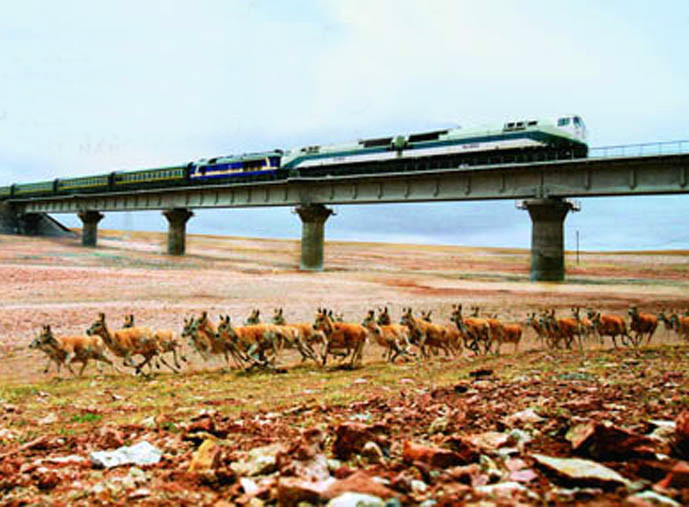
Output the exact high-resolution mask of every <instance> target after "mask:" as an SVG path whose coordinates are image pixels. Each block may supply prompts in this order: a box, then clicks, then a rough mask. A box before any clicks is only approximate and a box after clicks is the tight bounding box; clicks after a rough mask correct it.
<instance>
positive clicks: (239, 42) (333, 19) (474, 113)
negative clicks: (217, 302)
mask: <svg viewBox="0 0 689 507" xmlns="http://www.w3.org/2000/svg"><path fill="white" fill-rule="evenodd" d="M687 26H689V5H687V3H686V2H685V1H684V0H677V1H673V0H659V1H656V2H647V1H635V0H625V1H617V0H610V1H606V2H599V1H588V0H582V1H579V2H552V0H548V1H541V0H522V1H507V0H503V1H500V0H484V1H482V2H476V1H469V0H466V1H463V0H432V1H428V0H426V1H410V0H340V1H336V0H312V1H307V0H293V1H290V2H285V1H280V0H245V1H231V0H217V1H216V0H198V1H195V2H189V1H177V0H168V1H154V0H150V1H146V2H141V1H140V0H137V1H131V0H117V1H115V0H111V1H109V0H102V1H99V2H90V1H86V0H62V1H60V2H49V1H47V0H44V1H37V0H24V1H22V2H9V3H8V4H7V5H5V6H3V8H2V15H1V16H0V62H2V64H1V65H0V185H5V184H9V183H12V182H28V181H41V180H46V179H53V178H55V177H69V176H77V175H86V174H101V173H106V172H111V171H113V170H133V169H140V168H145V167H159V166H161V165H166V164H176V163H180V162H187V161H191V160H196V159H199V158H204V157H211V156H218V155H225V154H230V153H241V152H249V151H256V150H267V149H273V148H292V147H299V146H304V145H312V144H328V143H340V142H346V141H350V140H355V139H359V138H363V137H370V136H383V135H392V134H397V133H409V132H418V131H424V130H428V129H436V128H446V127H450V126H456V125H462V126H465V127H471V126H490V125H501V124H503V123H504V122H505V121H506V120H510V119H521V118H524V117H529V118H532V117H536V118H546V117H554V116H558V115H561V114H567V113H576V114H579V115H581V116H582V117H583V118H584V119H585V121H586V123H587V125H588V129H589V144H590V146H606V145H618V144H633V143H643V142H653V141H668V140H678V139H689V93H688V92H687V90H689V66H688V65H687V64H686V62H687V49H688V48H689V31H687V30H686V27H687ZM336 211H337V215H336V216H335V217H333V218H331V219H330V220H329V221H328V223H327V226H326V239H342V240H363V241H370V240H379V241H397V242H413V243H435V244H459V245H485V246H511V247H528V246H529V243H530V230H531V224H530V221H529V218H528V214H527V213H526V212H524V211H519V210H517V209H515V206H514V202H513V201H493V202H479V203H433V204H405V205H371V206H338V207H336ZM686 216H689V196H686V197H685V196H674V197H640V198H597V199H584V200H582V211H581V212H579V213H576V214H571V215H570V216H569V217H568V218H567V221H566V223H565V238H566V246H567V247H568V248H573V247H574V246H575V245H574V241H575V236H576V232H577V231H579V235H580V241H581V248H582V249H595V250H618V249H655V248H683V249H687V248H689V227H688V226H687V225H686V224H687V221H686V218H685V217H686ZM56 218H58V219H59V220H61V221H63V223H66V224H67V225H70V226H79V225H80V222H79V221H78V219H77V218H76V217H75V216H74V215H57V216H56ZM100 227H101V228H106V229H107V228H111V229H121V228H131V229H139V230H165V229H166V227H167V224H166V222H165V219H164V218H163V217H162V216H161V215H160V213H157V212H155V213H152V212H147V213H109V214H108V215H107V216H106V218H105V219H104V220H103V221H102V222H101V223H100ZM640 229H641V230H642V231H643V233H642V234H640V233H639V231H640ZM187 231H188V232H190V233H210V234H227V235H230V236H257V237H284V238H298V237H299V236H300V231H301V224H300V222H299V219H298V218H297V216H296V215H294V214H293V213H291V210H290V209H289V208H265V209H251V210H238V209H230V210H212V211H211V210H198V211H197V212H196V216H195V217H194V218H193V219H192V220H190V222H189V223H188V225H187Z"/></svg>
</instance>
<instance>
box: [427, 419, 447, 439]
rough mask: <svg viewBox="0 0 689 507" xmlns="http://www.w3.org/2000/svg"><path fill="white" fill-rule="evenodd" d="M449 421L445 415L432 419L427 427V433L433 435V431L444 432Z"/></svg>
mask: <svg viewBox="0 0 689 507" xmlns="http://www.w3.org/2000/svg"><path fill="white" fill-rule="evenodd" d="M449 424H450V421H449V420H448V418H447V416H441V417H438V418H436V419H434V420H433V422H431V425H430V426H429V427H428V434H429V435H433V434H434V433H445V431H446V430H447V427H448V426H449Z"/></svg>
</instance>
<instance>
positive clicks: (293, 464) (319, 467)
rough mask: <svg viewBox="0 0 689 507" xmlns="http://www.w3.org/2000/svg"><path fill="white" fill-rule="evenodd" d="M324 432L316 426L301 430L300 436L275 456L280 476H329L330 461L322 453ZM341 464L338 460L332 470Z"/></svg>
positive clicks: (320, 477) (324, 477)
mask: <svg viewBox="0 0 689 507" xmlns="http://www.w3.org/2000/svg"><path fill="white" fill-rule="evenodd" d="M324 444H325V434H324V433H323V432H322V431H321V430H320V429H318V428H311V429H309V430H306V431H304V432H302V434H301V437H300V438H299V440H297V441H296V442H295V443H294V444H292V445H291V446H290V447H289V448H288V449H286V450H281V451H278V452H277V454H276V456H275V461H276V465H277V468H278V470H279V472H280V475H281V476H288V477H292V476H293V477H299V478H301V479H305V480H310V481H322V480H325V479H328V478H330V470H331V468H330V463H329V462H328V459H327V458H326V456H325V454H324V453H323V449H324ZM341 466H342V463H341V462H339V461H338V463H337V464H336V466H335V467H334V468H333V470H336V469H338V468H340V467H341Z"/></svg>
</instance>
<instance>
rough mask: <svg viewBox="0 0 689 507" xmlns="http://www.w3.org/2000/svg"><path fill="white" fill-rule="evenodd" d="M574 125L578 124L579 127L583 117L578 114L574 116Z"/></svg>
mask: <svg viewBox="0 0 689 507" xmlns="http://www.w3.org/2000/svg"><path fill="white" fill-rule="evenodd" d="M574 125H576V126H577V127H578V126H579V125H581V119H580V118H579V117H578V116H575V117H574Z"/></svg>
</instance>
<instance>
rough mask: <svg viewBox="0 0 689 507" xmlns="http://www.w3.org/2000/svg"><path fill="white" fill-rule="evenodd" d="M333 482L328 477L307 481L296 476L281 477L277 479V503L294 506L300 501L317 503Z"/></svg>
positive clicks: (333, 480) (288, 506) (285, 506)
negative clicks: (322, 479) (321, 479)
mask: <svg viewBox="0 0 689 507" xmlns="http://www.w3.org/2000/svg"><path fill="white" fill-rule="evenodd" d="M334 483H335V479H333V478H330V479H327V480H324V481H307V480H303V479H299V478H296V477H281V478H280V480H279V481H278V487H277V496H278V498H277V499H278V504H279V505H281V506H284V507H296V506H298V505H299V504H300V503H301V502H308V503H311V504H318V503H320V502H321V500H322V499H324V498H325V492H326V491H327V490H328V488H329V487H330V486H332V485H333V484H334Z"/></svg>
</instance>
